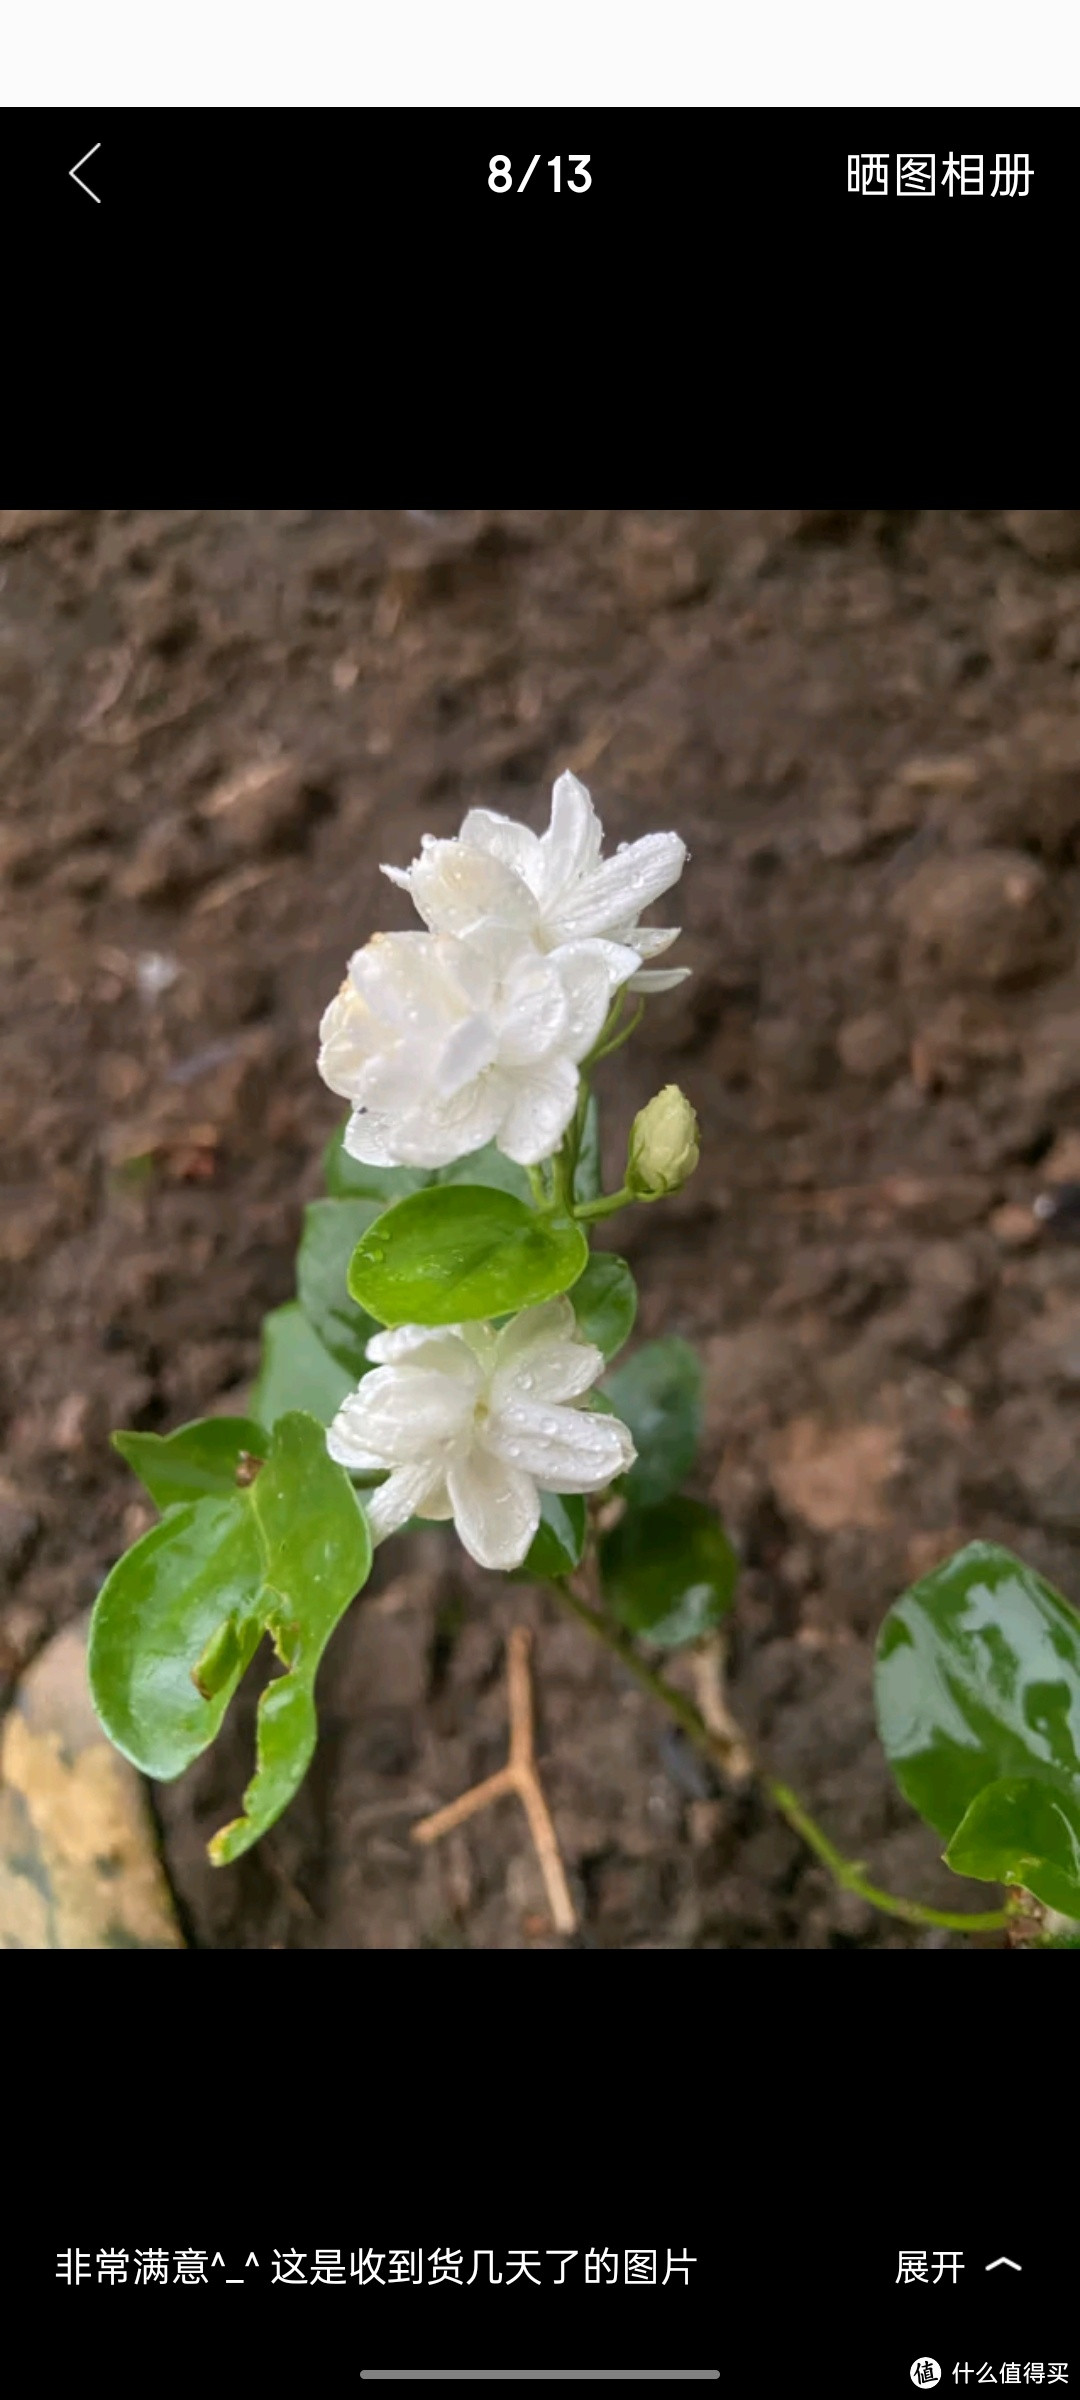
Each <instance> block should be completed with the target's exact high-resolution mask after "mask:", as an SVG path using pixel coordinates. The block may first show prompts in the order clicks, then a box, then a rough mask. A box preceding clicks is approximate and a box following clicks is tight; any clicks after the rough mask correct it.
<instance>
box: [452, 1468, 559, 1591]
mask: <svg viewBox="0 0 1080 2400" xmlns="http://www.w3.org/2000/svg"><path fill="white" fill-rule="evenodd" d="M446 1487H447V1490H448V1492H449V1494H450V1500H451V1504H452V1506H453V1511H454V1523H455V1525H456V1527H457V1530H458V1534H459V1536H460V1539H461V1541H462V1542H463V1543H464V1546H465V1548H466V1550H467V1551H468V1553H469V1556H470V1558H475V1560H476V1563H477V1565H478V1566H481V1567H503V1568H506V1567H519V1566H520V1565H521V1562H522V1559H523V1558H524V1556H525V1553H526V1551H527V1549H528V1547H529V1544H530V1542H531V1541H532V1538H533V1535H534V1534H535V1532H536V1528H537V1526H538V1525H539V1523H540V1496H539V1493H538V1492H537V1489H536V1485H535V1484H534V1483H533V1481H532V1479H531V1477H530V1476H528V1475H524V1474H522V1472H521V1470H520V1468H518V1467H516V1466H513V1465H510V1464H508V1463H507V1462H505V1461H504V1460H502V1459H499V1458H494V1457H493V1456H492V1455H491V1454H490V1452H489V1451H487V1450H482V1449H480V1448H479V1447H475V1448H473V1449H472V1450H470V1451H468V1452H467V1454H466V1456H465V1457H464V1458H461V1459H458V1460H457V1461H456V1463H455V1464H454V1465H453V1466H452V1467H451V1468H450V1470H449V1473H448V1474H447V1478H446Z"/></svg>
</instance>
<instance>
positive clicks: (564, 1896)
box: [412, 1625, 577, 1933]
mask: <svg viewBox="0 0 1080 2400" xmlns="http://www.w3.org/2000/svg"><path fill="white" fill-rule="evenodd" d="M531 1647H532V1635H531V1634H530V1633H529V1631H528V1628H527V1627H526V1626H524V1625H517V1626H515V1628H514V1631H513V1633H512V1634H511V1636H510V1640H509V1642H508V1644H507V1682H508V1685H509V1704H510V1756H509V1759H508V1761H507V1763H506V1765H505V1767H500V1768H499V1771H498V1774H497V1775H488V1776H486V1777H485V1779H484V1781H483V1783H474V1784H473V1786H472V1788H471V1790H470V1791H467V1792H463V1793H462V1794H461V1797H460V1799H458V1800H451V1801H450V1803H449V1805H448V1807H446V1808H437V1809H436V1810H435V1812H434V1815H433V1816H430V1817H421V1819H420V1822H419V1824H417V1825H414V1826H413V1828H412V1839H413V1841H414V1842H437V1841H438V1840H439V1839H440V1836H441V1835H442V1834H444V1833H451V1832H452V1831H453V1829H454V1827H455V1825H463V1824H464V1823H465V1821H466V1819H467V1818H468V1817H472V1816H475V1815H476V1812H477V1810H478V1809H481V1808H489V1807H490V1805H491V1803H492V1801H493V1800H501V1799H503V1798H504V1796H505V1794H506V1793H507V1792H516V1793H517V1796H518V1798H519V1800H520V1801H521V1803H522V1805H523V1807H524V1810H525V1814H526V1816H527V1818H528V1821H529V1832H530V1833H531V1835H532V1839H533V1848H534V1849H535V1851H536V1855H537V1858H538V1859H539V1862H540V1872H541V1874H542V1876H543V1878H544V1889H545V1891H546V1893H547V1899H548V1907H549V1908H550V1910H551V1917H552V1923H553V1924H554V1927H555V1930H556V1932H557V1933H574V1932H576V1930H577V1915H576V1913H575V1909H574V1903H573V1901H572V1899H571V1897H570V1886H569V1884H568V1883H567V1880H566V1871H565V1869H564V1867H563V1863H562V1858H561V1856H560V1853H559V1844H558V1839H557V1836H556V1832H555V1827H554V1825H553V1823H552V1819H551V1812H550V1810H549V1808H548V1804H547V1801H546V1800H545V1798H544V1794H543V1789H542V1786H541V1783H540V1777H539V1774H538V1773H537V1767H536V1753H535V1748H534V1742H533V1708H532V1680H531V1676H530V1672H529V1653H530V1650H531Z"/></svg>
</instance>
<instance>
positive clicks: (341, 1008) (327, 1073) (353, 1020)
mask: <svg viewBox="0 0 1080 2400" xmlns="http://www.w3.org/2000/svg"><path fill="white" fill-rule="evenodd" d="M381 1039H382V1034H381V1029H380V1027H379V1025H378V1023H377V1022H376V1020H375V1018H373V1016H372V1014H371V1011H370V1009H368V1008H366V1007H365V1005H364V1002H363V1001H362V1000H361V998H360V995H359V993H358V992H356V991H355V990H354V989H353V986H352V984H351V983H350V982H349V981H348V980H346V982H345V983H343V984H342V987H341V990H340V991H339V992H336V993H335V995H334V998H333V999H332V1000H331V1002H330V1005H329V1007H328V1008H326V1009H324V1010H323V1014H322V1019H321V1021H320V1025H319V1056H318V1062H317V1063H318V1070H319V1073H320V1075H321V1076H322V1079H323V1082H324V1083H325V1084H326V1085H327V1086H328V1087H329V1089H330V1091H332V1092H338V1093H339V1094H340V1096H341V1098H342V1099H343V1100H351V1099H352V1098H353V1097H354V1094H355V1090H356V1086H357V1083H358V1081H359V1078H360V1077H361V1075H362V1074H363V1072H364V1070H365V1068H366V1067H367V1066H368V1064H369V1062H370V1060H371V1058H372V1057H373V1055H374V1054H375V1053H376V1052H377V1050H378V1048H379V1044H380V1041H381Z"/></svg>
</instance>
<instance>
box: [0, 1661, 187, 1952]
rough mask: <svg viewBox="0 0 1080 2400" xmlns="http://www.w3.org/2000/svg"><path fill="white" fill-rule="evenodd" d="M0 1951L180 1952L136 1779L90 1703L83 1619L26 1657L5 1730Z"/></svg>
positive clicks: (0, 1748)
mask: <svg viewBox="0 0 1080 2400" xmlns="http://www.w3.org/2000/svg"><path fill="white" fill-rule="evenodd" d="M0 1948H5V1949H10V1950H176V1949H182V1948H183V1937H182V1935H181V1933H180V1929H179V1926H178V1924H177V1921H176V1916H175V1912H174V1909H173V1904H172V1897H171V1894H170V1892H169V1888H168V1884H167V1882H166V1879H165V1875H164V1872H163V1869H162V1866H161V1862H160V1860H159V1858H158V1855H157V1848H156V1843H155V1837H154V1829H153V1821H152V1818H151V1815H150V1811H149V1807H148V1805H147V1801H146V1797H145V1793H144V1789H143V1784H142V1780H141V1778H140V1777H139V1775H137V1774H136V1771H135V1769H134V1767H132V1766H130V1765H129V1764H128V1761H127V1760H126V1759H125V1758H122V1757H121V1756H120V1753H119V1751H117V1750H114V1749H113V1746H112V1744H111V1743H110V1742H109V1741H107V1740H106V1737H105V1735H104V1733H103V1732H102V1729H101V1726H100V1725H99V1723H98V1720H97V1717H96V1715H95V1713H94V1709H93V1706H92V1703H91V1699H90V1692H89V1687H88V1683H87V1669H86V1620H84V1621H83V1622H82V1623H80V1624H78V1625H75V1626H69V1627H67V1628H66V1629H65V1631H64V1632H63V1633H59V1634H57V1635H56V1636H55V1638H54V1640H53V1641H51V1642H50V1643H49V1644H48V1645H47V1647H46V1648H45V1649H44V1650H43V1651H42V1652H41V1653H40V1654H39V1656H38V1657H37V1658H36V1659H35V1660H34V1663H33V1665H32V1666H31V1667H30V1668H28V1670H27V1672H26V1674H25V1675H24V1676H23V1678H22V1681H21V1683H20V1684H19V1687H18V1690H17V1693H16V1697H15V1702H14V1705H13V1706H12V1708H11V1711H10V1713H9V1715H8V1716H7V1718H6V1719H5V1722H4V1731H3V1741H2V1744H0Z"/></svg>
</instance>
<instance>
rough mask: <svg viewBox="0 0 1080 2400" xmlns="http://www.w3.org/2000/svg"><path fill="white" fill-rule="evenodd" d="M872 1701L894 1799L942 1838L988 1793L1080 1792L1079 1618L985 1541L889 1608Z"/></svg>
mask: <svg viewBox="0 0 1080 2400" xmlns="http://www.w3.org/2000/svg"><path fill="white" fill-rule="evenodd" d="M874 1695H875V1703H876V1708H877V1722H878V1732H879V1734H880V1736H881V1741H882V1744H883V1747H884V1749H885V1752H886V1755H887V1757H888V1759H889V1761H890V1764H891V1766H892V1769H893V1773H894V1774H895V1776H896V1780H897V1782H898V1784H899V1785H900V1789H901V1791H902V1792H903V1793H904V1796H905V1798H906V1799H908V1800H910V1802H911V1804H912V1807H913V1808H916V1809H918V1811H919V1814H920V1816H922V1817H925V1818H926V1820H927V1822H928V1823H929V1824H931V1825H933V1826H936V1828H937V1830H938V1832H939V1833H943V1834H944V1835H945V1836H946V1837H947V1838H950V1839H951V1837H952V1835H953V1834H955V1832H956V1830H957V1828H958V1826H959V1825H960V1823H961V1820H962V1819H963V1818H965V1817H966V1815H967V1812H968V1810H969V1809H970V1807H971V1804H972V1802H973V1801H974V1800H975V1799H976V1798H977V1797H978V1795H979V1793H980V1792H981V1791H983V1790H984V1788H985V1787H986V1785H987V1784H994V1783H998V1782H1000V1781H1002V1780H1003V1779H1004V1780H1009V1781H1011V1780H1013V1779H1021V1780H1023V1779H1025V1778H1027V1777H1031V1776H1034V1777H1035V1778H1036V1779H1037V1780H1039V1781H1042V1782H1045V1783H1046V1784H1047V1785H1049V1786H1052V1787H1053V1788H1054V1789H1055V1790H1056V1792H1057V1793H1058V1794H1059V1795H1065V1796H1066V1797H1067V1798H1069V1799H1072V1798H1074V1797H1075V1795H1076V1793H1077V1792H1078V1790H1080V1617H1078V1616H1077V1614H1076V1612H1075V1610H1074V1609H1072V1608H1070V1607H1069V1604H1068V1602H1067V1601H1066V1600H1063V1599H1062V1597H1061V1594H1060V1592H1056V1591H1055V1590H1054V1588H1053V1585H1052V1584H1049V1583H1045V1582H1044V1581H1043V1578H1042V1576H1041V1575H1037V1574H1036V1573H1035V1572H1034V1569H1033V1568H1031V1567H1027V1566H1025V1565H1024V1563H1023V1560H1022V1559H1019V1558H1014V1557H1013V1555H1012V1553H1011V1551H1008V1550H1002V1549H1000V1548H999V1547H998V1545H997V1544H996V1543H994V1542H971V1543H969V1544H968V1546H967V1548H966V1549H964V1550H959V1551H957V1553H956V1555H955V1557H953V1558H950V1559H947V1560H946V1561H945V1563H944V1564H943V1565H942V1566H940V1567H935V1568H934V1570H933V1572H932V1574H930V1575H926V1576H924V1577H923V1578H922V1580H921V1581H920V1582H919V1583H915V1584H913V1585H912V1586H911V1589H910V1590H909V1591H907V1592H904V1593H903V1594H902V1595H901V1597H900V1599H899V1600H897V1601H896V1602H895V1603H894V1605H893V1607H892V1608H890V1610H889V1613H888V1615H887V1617H886V1619H885V1622H884V1624H883V1626H882V1628H881V1632H880V1635H879V1637H878V1645H877V1663H876V1669H875V1676H874ZM1031 1888H1032V1889H1034V1886H1032V1887H1031Z"/></svg>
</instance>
